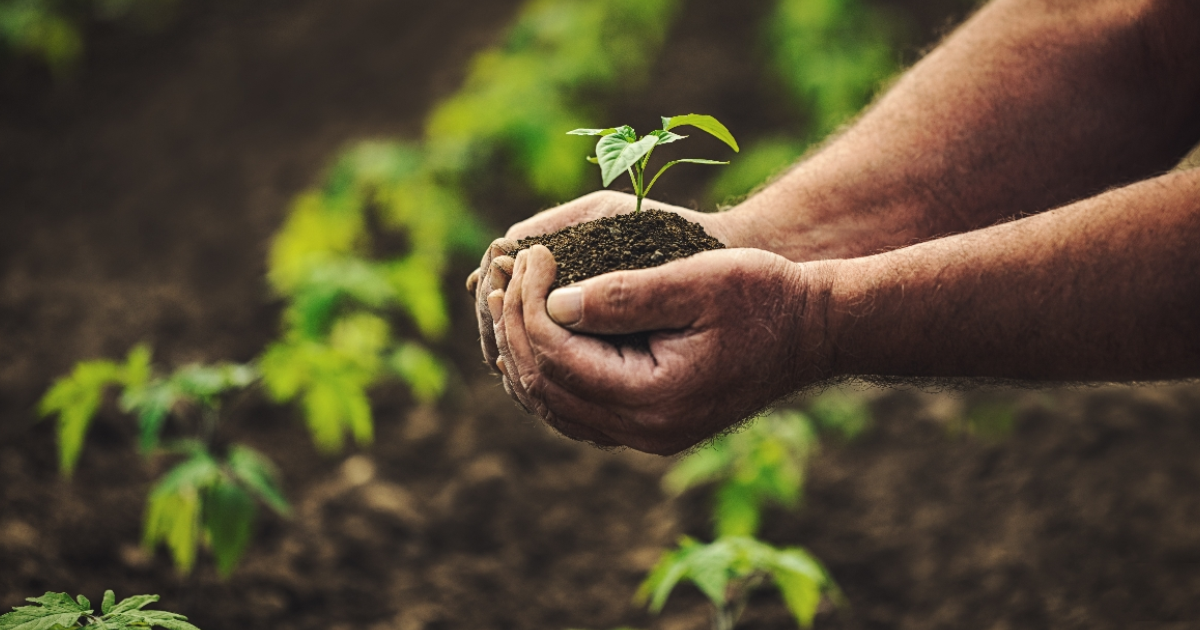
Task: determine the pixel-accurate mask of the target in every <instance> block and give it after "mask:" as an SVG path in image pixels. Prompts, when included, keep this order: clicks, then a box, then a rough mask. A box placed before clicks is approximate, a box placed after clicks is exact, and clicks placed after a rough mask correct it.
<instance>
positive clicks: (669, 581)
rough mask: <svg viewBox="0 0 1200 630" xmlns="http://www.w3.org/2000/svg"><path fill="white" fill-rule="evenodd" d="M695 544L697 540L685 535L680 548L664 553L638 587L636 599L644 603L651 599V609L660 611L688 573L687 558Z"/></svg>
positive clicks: (655, 611) (680, 542) (656, 611)
mask: <svg viewBox="0 0 1200 630" xmlns="http://www.w3.org/2000/svg"><path fill="white" fill-rule="evenodd" d="M695 546H696V543H695V541H693V540H692V539H690V538H688V537H686V536H685V537H683V538H682V539H681V540H680V541H679V548H678V549H675V550H673V551H667V552H666V553H664V554H663V555H662V557H661V558H659V559H658V562H657V563H655V565H654V568H653V569H651V570H650V574H649V575H647V576H646V579H645V580H644V581H643V582H642V584H641V585H640V586H639V587H638V590H637V594H636V595H635V596H634V600H635V601H637V602H639V603H643V604H644V603H646V602H647V601H649V608H650V611H651V612H653V613H658V612H660V611H661V610H662V607H663V606H664V605H665V604H666V603H667V598H668V597H670V595H671V591H672V590H674V589H675V585H676V584H678V583H679V581H680V580H681V579H683V577H684V576H685V575H686V574H687V571H688V565H687V563H686V562H685V560H686V558H687V556H688V554H689V553H690V552H691V549H692V548H693V547H695Z"/></svg>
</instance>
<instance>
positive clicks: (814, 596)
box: [773, 571, 821, 628]
mask: <svg viewBox="0 0 1200 630" xmlns="http://www.w3.org/2000/svg"><path fill="white" fill-rule="evenodd" d="M773 577H774V579H775V585H776V586H777V587H778V588H779V592H780V594H781V595H783V602H784V603H785V604H787V607H788V610H789V611H791V613H792V617H793V618H795V619H796V623H798V624H800V626H801V627H804V628H808V627H811V626H812V622H813V617H815V616H816V614H817V605H818V604H820V603H821V585H820V583H818V582H817V581H815V580H813V579H812V578H811V577H809V576H807V575H804V574H802V573H794V572H790V571H775V572H774V575H773Z"/></svg>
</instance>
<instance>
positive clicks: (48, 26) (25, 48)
mask: <svg viewBox="0 0 1200 630" xmlns="http://www.w3.org/2000/svg"><path fill="white" fill-rule="evenodd" d="M174 3H175V0H0V50H3V49H7V50H8V51H10V52H14V53H18V54H23V55H29V56H32V57H35V58H37V59H39V60H41V61H42V62H43V63H45V64H46V65H47V66H48V67H49V68H50V70H51V71H52V72H54V74H56V75H58V76H63V75H65V74H67V73H69V72H70V70H71V69H72V68H73V67H74V66H75V64H76V63H77V62H78V60H79V56H80V55H81V54H82V53H83V34H82V30H83V27H82V23H83V22H85V21H86V20H87V19H88V18H89V17H90V18H93V19H99V20H106V21H114V20H122V19H125V18H129V17H131V16H137V15H146V14H148V13H157V12H161V11H162V9H164V8H169V7H170V6H172V5H174Z"/></svg>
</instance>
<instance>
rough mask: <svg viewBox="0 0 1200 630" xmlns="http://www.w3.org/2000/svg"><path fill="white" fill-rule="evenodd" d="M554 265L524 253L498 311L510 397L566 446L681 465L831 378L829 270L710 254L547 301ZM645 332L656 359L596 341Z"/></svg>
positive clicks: (755, 254) (578, 286)
mask: <svg viewBox="0 0 1200 630" xmlns="http://www.w3.org/2000/svg"><path fill="white" fill-rule="evenodd" d="M554 276H555V262H554V257H553V256H552V255H551V254H550V251H549V250H548V249H546V248H545V247H542V246H540V245H539V246H534V247H532V248H530V249H529V250H526V251H522V252H520V253H519V254H518V255H517V257H516V259H515V261H514V267H513V273H512V278H511V281H510V282H509V285H508V288H507V290H506V291H500V292H498V293H499V294H500V295H498V296H493V299H491V300H490V311H491V313H492V315H493V316H495V317H496V320H497V321H496V326H495V330H496V333H497V334H498V335H499V336H500V337H501V343H502V345H503V346H504V347H506V348H507V352H506V356H505V357H504V358H503V363H502V368H501V369H502V370H503V372H504V373H505V376H506V378H505V381H506V387H508V388H509V389H510V393H511V394H512V395H513V396H514V397H515V398H516V399H517V400H518V401H519V402H520V403H521V404H522V405H523V406H524V407H525V408H526V409H528V410H530V411H532V412H534V413H536V414H538V415H539V416H541V417H542V418H543V419H544V420H545V421H546V422H547V423H548V424H550V425H551V426H552V427H554V428H555V429H557V430H559V431H560V432H562V433H563V434H565V435H567V436H569V437H572V438H575V439H581V440H586V441H590V442H593V443H596V444H600V445H609V446H612V445H625V446H629V447H632V448H634V449H637V450H640V451H646V452H650V453H658V454H670V453H675V452H678V451H680V450H683V449H685V448H688V447H690V446H692V445H694V444H696V443H698V442H700V441H701V440H704V439H706V438H708V437H710V436H712V435H714V434H715V433H717V432H719V431H721V430H723V429H725V428H726V427H728V426H730V425H732V424H734V423H736V422H738V421H740V420H742V419H744V418H747V417H749V416H751V415H753V414H754V413H756V412H758V411H760V410H761V409H763V408H764V407H765V406H767V405H769V404H771V403H772V402H773V401H775V400H777V399H778V398H780V397H782V396H785V395H787V394H789V393H791V392H793V391H795V390H796V389H798V388H800V387H802V386H804V385H806V384H811V383H814V382H816V381H819V380H821V379H824V378H828V377H829V376H831V359H830V352H829V348H830V347H831V345H830V343H829V341H828V335H827V331H826V320H825V304H826V296H827V295H828V292H829V291H828V288H829V286H830V274H829V272H828V269H827V266H826V264H825V263H810V264H807V265H797V264H795V263H791V262H789V261H787V260H786V259H784V258H782V257H780V256H777V255H775V254H771V253H769V252H765V251H762V250H756V249H726V250H717V251H710V252H704V253H701V254H697V255H695V256H692V257H690V258H686V259H684V260H679V261H675V262H671V263H668V264H666V265H663V266H660V267H655V268H652V269H643V270H637V271H619V272H614V273H609V274H604V275H602V276H597V277H595V278H591V279H588V280H584V281H582V282H578V283H575V284H573V285H571V286H568V287H563V288H560V289H557V290H555V291H554V293H552V294H550V293H549V289H550V285H551V283H552V282H553V280H554ZM630 333H649V334H648V340H649V343H648V347H646V348H641V349H639V348H637V347H633V346H623V347H622V346H617V345H614V344H613V343H611V342H610V341H608V340H606V339H604V338H602V337H597V336H596V335H625V334H630Z"/></svg>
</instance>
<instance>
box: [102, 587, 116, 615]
mask: <svg viewBox="0 0 1200 630" xmlns="http://www.w3.org/2000/svg"><path fill="white" fill-rule="evenodd" d="M116 602H117V594H116V593H114V592H112V589H109V590H107V591H104V599H103V600H101V602H100V614H102V615H107V614H108V613H110V612H112V609H113V604H115V603H116Z"/></svg>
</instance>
